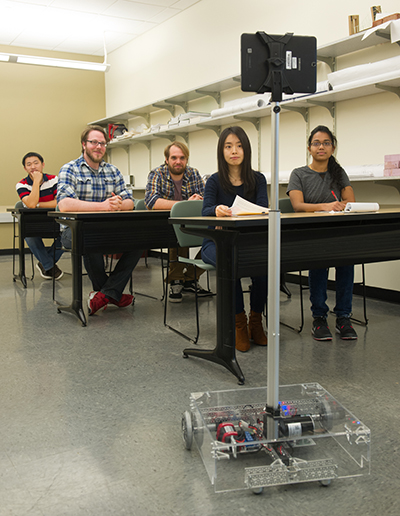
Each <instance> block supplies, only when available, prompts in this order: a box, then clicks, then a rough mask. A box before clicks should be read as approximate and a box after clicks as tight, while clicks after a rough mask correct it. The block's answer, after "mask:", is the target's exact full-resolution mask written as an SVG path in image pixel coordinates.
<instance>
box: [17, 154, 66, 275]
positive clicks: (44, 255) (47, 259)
mask: <svg viewBox="0 0 400 516" xmlns="http://www.w3.org/2000/svg"><path fill="white" fill-rule="evenodd" d="M22 165H23V167H24V169H25V171H26V172H27V174H28V175H27V176H26V177H24V178H23V179H21V181H19V182H18V183H17V185H16V190H17V193H18V195H19V198H20V199H21V201H22V202H23V203H24V206H26V207H27V208H55V207H56V205H57V176H54V175H50V174H45V173H44V172H43V170H44V159H43V157H42V156H41V155H40V154H39V153H37V152H28V153H27V154H25V156H24V157H23V158H22ZM25 241H26V243H27V244H28V246H29V249H30V250H31V251H32V253H33V255H34V256H35V258H36V259H37V260H38V263H37V264H36V268H37V269H38V271H39V272H40V275H41V276H42V278H44V279H52V278H53V276H54V278H55V279H56V280H59V279H60V278H61V277H62V275H63V272H62V270H61V269H60V268H59V267H58V266H57V262H58V260H59V259H60V258H61V255H62V254H63V251H62V250H61V241H60V238H57V239H56V240H55V242H54V243H53V245H52V246H51V247H46V246H45V244H44V242H43V240H42V239H41V238H40V237H27V238H25ZM54 247H55V252H54Z"/></svg>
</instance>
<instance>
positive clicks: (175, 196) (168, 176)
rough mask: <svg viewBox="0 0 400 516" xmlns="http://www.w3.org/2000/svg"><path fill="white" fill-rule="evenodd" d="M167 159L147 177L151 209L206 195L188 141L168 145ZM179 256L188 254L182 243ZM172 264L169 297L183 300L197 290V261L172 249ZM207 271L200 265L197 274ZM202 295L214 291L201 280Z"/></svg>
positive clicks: (170, 257) (200, 291)
mask: <svg viewBox="0 0 400 516" xmlns="http://www.w3.org/2000/svg"><path fill="white" fill-rule="evenodd" d="M164 156H165V163H163V164H162V165H161V166H159V167H157V168H155V169H154V170H152V171H151V172H150V174H149V177H148V179H147V185H146V195H145V204H146V206H147V208H148V209H149V210H170V209H171V208H172V206H173V205H174V204H175V203H176V202H179V201H197V200H202V199H203V192H204V181H203V179H202V178H201V176H200V174H199V171H198V170H197V169H195V168H192V167H189V165H188V164H187V163H188V159H189V149H188V148H187V146H186V145H185V144H184V143H181V142H173V143H170V144H169V145H168V146H167V147H166V148H165V149H164ZM178 252H179V256H183V257H186V258H187V257H188V256H189V249H188V248H187V247H180V248H179V249H178ZM169 259H170V268H169V273H168V277H167V280H166V281H167V282H168V283H170V291H169V299H170V301H171V302H174V303H180V302H181V301H182V291H183V292H195V277H196V276H195V271H194V267H193V265H186V264H184V263H180V262H177V261H176V260H177V250H176V249H170V251H169ZM203 272H204V270H203V269H197V278H198V277H199V276H200V274H202V273H203ZM197 295H198V296H203V297H204V296H209V295H212V293H211V292H209V291H208V290H205V289H203V288H202V287H201V286H200V285H199V284H197Z"/></svg>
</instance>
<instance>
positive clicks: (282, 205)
mask: <svg viewBox="0 0 400 516" xmlns="http://www.w3.org/2000/svg"><path fill="white" fill-rule="evenodd" d="M279 209H280V211H281V212H282V213H294V209H293V206H292V203H291V202H290V199H289V198H288V197H285V198H283V199H279ZM361 271H362V281H361V282H360V285H361V286H362V288H363V310H364V321H361V320H359V319H356V318H355V317H351V319H352V320H353V321H355V322H358V323H359V324H364V325H365V326H367V324H368V318H367V303H366V288H365V267H364V264H363V263H362V264H361ZM283 276H284V274H283ZM299 284H300V318H301V322H300V326H299V329H296V328H294V327H293V326H290V325H288V324H286V323H284V322H281V324H283V326H286V327H288V328H291V329H292V330H295V331H297V332H298V333H301V331H302V329H303V326H304V303H303V291H304V290H308V286H304V285H303V277H302V274H301V271H299ZM281 290H282V288H281ZM331 313H333V312H331Z"/></svg>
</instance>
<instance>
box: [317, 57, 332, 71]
mask: <svg viewBox="0 0 400 516" xmlns="http://www.w3.org/2000/svg"><path fill="white" fill-rule="evenodd" d="M317 60H318V61H322V62H323V63H326V64H327V65H328V66H329V68H330V69H331V72H334V71H335V69H336V57H331V56H327V57H325V56H319V55H317Z"/></svg>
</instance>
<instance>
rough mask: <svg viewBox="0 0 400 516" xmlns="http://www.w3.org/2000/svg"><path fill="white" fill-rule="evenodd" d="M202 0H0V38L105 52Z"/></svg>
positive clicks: (79, 51)
mask: <svg viewBox="0 0 400 516" xmlns="http://www.w3.org/2000/svg"><path fill="white" fill-rule="evenodd" d="M200 1H202V0H138V1H136V0H0V44H1V45H13V46H18V47H27V48H37V49H42V50H57V51H61V52H74V53H77V54H89V55H95V56H103V55H104V42H105V46H106V51H107V53H109V52H112V51H113V50H116V49H117V48H119V47H121V46H122V45H125V43H128V42H129V41H131V40H132V39H134V38H135V37H137V36H138V35H140V34H143V33H144V32H146V31H148V30H150V29H152V28H154V27H156V26H157V25H160V24H161V23H163V22H165V21H166V20H168V19H169V18H172V17H173V16H176V15H177V14H179V13H180V12H182V11H184V10H185V9H188V8H190V7H191V6H192V5H194V4H196V3H198V2H200Z"/></svg>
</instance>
